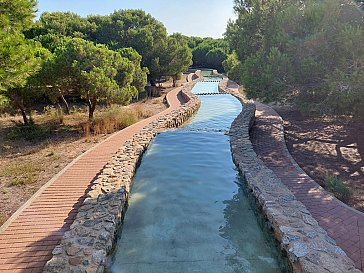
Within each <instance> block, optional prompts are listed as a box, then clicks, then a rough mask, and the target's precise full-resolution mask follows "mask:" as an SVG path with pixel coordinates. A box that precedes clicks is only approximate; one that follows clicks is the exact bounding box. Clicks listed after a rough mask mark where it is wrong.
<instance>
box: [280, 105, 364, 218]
mask: <svg viewBox="0 0 364 273" xmlns="http://www.w3.org/2000/svg"><path fill="white" fill-rule="evenodd" d="M276 110H277V111H278V113H279V114H280V115H281V116H282V117H283V119H284V127H285V136H286V142H287V146H288V149H289V151H290V153H291V154H292V156H293V158H294V159H295V160H296V161H297V163H298V164H299V165H300V166H301V167H302V168H303V169H304V170H305V172H306V173H307V174H309V175H310V176H311V177H312V178H313V179H315V180H316V181H317V182H318V183H319V184H320V185H322V186H325V183H324V181H325V178H326V177H327V176H333V175H334V176H338V177H339V178H340V179H341V180H342V181H343V182H344V183H345V184H346V185H347V186H349V187H350V188H351V189H352V192H353V197H352V198H351V199H350V200H349V202H348V204H349V205H350V206H352V207H354V208H356V209H358V210H360V211H362V212H364V124H362V123H360V122H353V121H351V120H350V119H348V118H345V117H337V118H308V117H304V116H302V115H301V114H300V113H299V112H298V111H294V110H290V109H288V108H276Z"/></svg>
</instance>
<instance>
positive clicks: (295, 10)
mask: <svg viewBox="0 0 364 273" xmlns="http://www.w3.org/2000/svg"><path fill="white" fill-rule="evenodd" d="M357 2H358V3H359V4H360V3H361V2H362V1H357ZM358 3H356V2H354V1H351V0H323V1H313V0H307V1H298V0H288V1H260V0H235V11H236V14H237V19H236V20H234V21H231V22H229V24H228V27H227V31H226V39H227V41H228V43H229V45H230V47H231V49H232V50H233V53H232V54H230V55H229V56H228V58H227V60H226V61H225V62H224V67H225V70H227V71H228V76H229V77H230V78H232V79H234V80H237V81H238V82H240V83H241V84H243V85H244V87H245V90H246V93H247V95H248V96H249V97H250V98H259V99H261V100H263V101H266V102H271V101H283V102H286V103H291V104H294V105H295V107H296V108H298V109H300V110H301V111H302V112H304V113H308V114H312V115H352V116H354V117H355V118H358V119H361V120H363V119H364V47H363V46H362V45H363V43H364V16H363V11H362V10H361V9H360V7H359V6H358Z"/></svg>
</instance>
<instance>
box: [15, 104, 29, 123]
mask: <svg viewBox="0 0 364 273" xmlns="http://www.w3.org/2000/svg"><path fill="white" fill-rule="evenodd" d="M18 107H19V109H20V112H21V115H22V117H23V121H24V124H25V125H28V124H29V119H28V117H27V114H26V113H25V108H24V105H22V104H21V103H18Z"/></svg>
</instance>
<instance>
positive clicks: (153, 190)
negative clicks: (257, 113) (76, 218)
mask: <svg viewBox="0 0 364 273" xmlns="http://www.w3.org/2000/svg"><path fill="white" fill-rule="evenodd" d="M214 84H215V85H217V84H216V83H214ZM204 85H205V87H206V88H207V89H209V88H210V83H201V86H200V85H197V86H196V87H195V88H197V89H198V90H200V88H201V90H202V89H203V86H204ZM194 91H195V90H194ZM240 111H241V104H240V102H239V101H238V100H237V99H235V98H234V97H232V96H230V95H216V96H201V108H200V110H199V112H198V113H197V115H196V116H195V117H194V118H193V119H192V120H191V121H190V122H189V123H188V124H187V125H186V126H184V127H183V128H180V129H177V130H174V131H169V132H165V133H162V134H159V135H158V136H157V137H156V138H155V139H154V140H153V142H152V144H151V146H150V147H149V148H148V150H147V152H146V154H145V155H144V157H143V159H142V162H141V165H140V167H139V168H138V170H137V173H136V175H135V177H134V182H133V183H134V184H133V189H132V193H131V198H130V203H129V208H128V211H127V213H126V216H125V219H124V224H123V228H122V230H121V233H120V239H119V240H118V242H117V250H116V253H115V256H114V260H113V264H112V266H111V268H110V271H111V272H114V273H192V272H196V273H197V272H200V273H233V272H234V273H238V272H239V273H245V272H246V273H278V272H286V271H285V270H283V269H282V268H281V267H282V266H281V264H280V259H279V258H278V252H277V250H276V248H275V247H274V246H272V244H271V243H270V240H267V235H266V234H264V233H263V232H262V231H261V229H260V226H259V224H258V222H257V219H256V216H255V214H254V211H253V210H252V208H251V206H250V204H249V202H248V200H247V197H246V195H245V194H244V193H243V191H242V189H241V187H240V186H239V184H241V179H240V177H239V174H238V172H237V171H236V169H235V166H234V164H233V162H232V159H231V153H230V147H229V137H228V136H227V135H226V132H227V131H228V129H229V127H230V125H231V123H232V121H233V120H234V118H235V117H236V116H237V115H238V114H239V113H240Z"/></svg>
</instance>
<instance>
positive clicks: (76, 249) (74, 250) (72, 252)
mask: <svg viewBox="0 0 364 273" xmlns="http://www.w3.org/2000/svg"><path fill="white" fill-rule="evenodd" d="M81 250H82V248H81V247H79V246H76V245H70V246H67V247H66V253H67V254H68V255H69V256H75V255H77V254H79V253H80V252H81Z"/></svg>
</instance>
